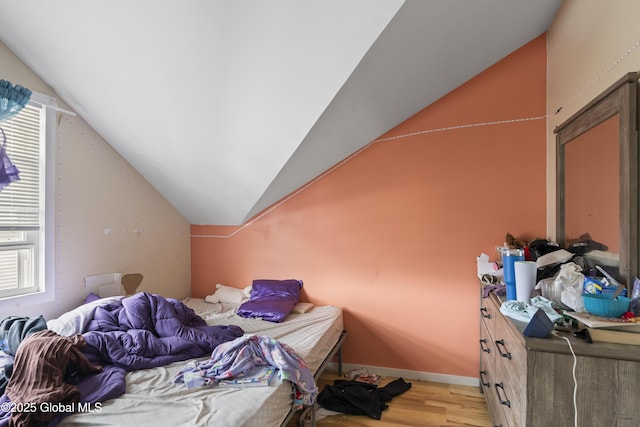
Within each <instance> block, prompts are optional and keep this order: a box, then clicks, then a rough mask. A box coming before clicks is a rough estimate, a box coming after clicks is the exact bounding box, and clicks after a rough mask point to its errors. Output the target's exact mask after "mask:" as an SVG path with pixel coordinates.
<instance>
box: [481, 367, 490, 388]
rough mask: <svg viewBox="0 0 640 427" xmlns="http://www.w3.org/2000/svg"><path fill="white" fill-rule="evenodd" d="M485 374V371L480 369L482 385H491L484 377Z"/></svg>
mask: <svg viewBox="0 0 640 427" xmlns="http://www.w3.org/2000/svg"><path fill="white" fill-rule="evenodd" d="M485 375H487V371H484V370H483V371H480V382H481V383H482V385H483V386H484V387H491V383H489V382H488V381H487V380H485V379H484V376H485Z"/></svg>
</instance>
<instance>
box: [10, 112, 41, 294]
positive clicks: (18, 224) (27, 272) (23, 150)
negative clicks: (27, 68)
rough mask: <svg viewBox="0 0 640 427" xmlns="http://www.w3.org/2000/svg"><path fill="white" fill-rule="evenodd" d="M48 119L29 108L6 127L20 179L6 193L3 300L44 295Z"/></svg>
mask: <svg viewBox="0 0 640 427" xmlns="http://www.w3.org/2000/svg"><path fill="white" fill-rule="evenodd" d="M45 116H46V114H45V111H44V110H43V108H42V107H41V106H37V105H33V104H29V105H27V106H26V107H25V108H24V109H23V110H22V111H20V113H18V114H16V115H15V116H13V117H11V118H10V119H7V120H4V121H2V122H0V127H1V128H2V130H3V131H4V134H5V136H6V138H7V141H6V143H4V146H5V149H6V151H7V156H8V157H9V159H11V162H12V163H13V164H14V165H15V166H16V167H17V168H18V170H19V177H20V179H19V180H17V181H14V182H11V183H10V184H9V185H8V186H6V187H5V188H3V189H2V191H0V298H3V297H11V296H18V295H25V294H30V293H35V292H39V291H40V290H41V281H40V278H41V277H42V276H41V271H40V267H41V262H40V261H41V260H42V259H44V258H43V257H44V252H43V248H44V246H43V242H44V240H43V238H44V222H43V221H44V215H43V213H44V209H43V207H44V204H43V200H44V171H45V169H44V161H45V158H44V157H45V156H44V152H45V150H44V148H45V147H44V145H45V142H44V141H45V140H46V138H45V135H46V132H45V126H44V125H45ZM1 138H2V132H0V139H1Z"/></svg>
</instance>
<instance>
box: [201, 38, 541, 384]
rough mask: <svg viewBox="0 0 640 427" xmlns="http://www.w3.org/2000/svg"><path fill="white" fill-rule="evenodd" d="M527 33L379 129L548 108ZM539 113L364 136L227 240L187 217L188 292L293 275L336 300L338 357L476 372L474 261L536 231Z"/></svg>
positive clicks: (311, 293) (317, 295) (316, 297)
mask: <svg viewBox="0 0 640 427" xmlns="http://www.w3.org/2000/svg"><path fill="white" fill-rule="evenodd" d="M545 93H546V38H545V36H544V35H542V36H540V37H538V38H536V39H535V40H533V41H531V42H530V43H528V44H527V45H525V46H523V47H522V48H521V49H519V50H518V51H516V52H514V53H513V54H511V55H510V56H508V57H507V58H505V59H503V60H502V61H500V62H499V63H497V64H495V65H494V66H493V67H491V68H490V69H488V70H486V71H485V72H483V73H481V74H479V75H478V76H476V77H475V78H473V79H472V80H470V81H469V82H467V83H466V84H464V85H463V86H461V87H460V88H458V89H456V90H455V91H453V92H451V93H450V94H448V95H447V96H445V97H443V98H442V99H440V100H439V101H437V102H436V103H434V104H432V105H430V106H428V107H427V108H425V109H424V110H422V111H420V112H419V113H417V114H416V115H415V116H413V117H411V118H409V119H408V120H406V121H405V122H404V123H402V124H400V125H398V126H397V127H396V128H394V129H392V130H391V131H389V132H388V133H387V134H386V135H383V137H389V136H394V135H404V134H409V133H412V132H420V131H423V130H428V129H439V128H444V127H449V126H457V125H468V124H476V123H486V122H494V121H502V120H510V119H522V118H529V117H539V116H543V115H544V114H545ZM545 144H546V121H545V120H544V119H541V120H531V121H523V122H516V123H507V124H500V125H486V126H474V127H467V128H461V129H456V130H447V131H441V132H433V133H424V134H421V135H417V136H413V137H407V138H400V139H396V140H390V141H385V142H378V143H374V144H372V145H370V146H369V148H367V149H366V150H363V151H362V152H361V153H360V154H358V155H357V156H355V157H353V158H352V159H351V160H350V161H348V162H346V163H345V164H344V165H342V166H341V167H339V168H337V169H336V170H334V171H333V172H332V173H330V174H328V175H326V176H325V177H323V178H322V179H321V180H319V181H318V182H316V183H314V184H313V185H311V186H310V187H308V188H307V189H306V190H304V191H302V192H301V193H299V194H298V195H296V196H295V197H293V198H291V199H290V200H288V201H287V202H286V203H284V204H282V205H281V206H278V207H277V208H276V209H273V210H272V211H271V212H269V213H268V214H266V215H264V216H263V217H261V218H260V219H259V220H257V221H255V222H254V223H252V224H251V225H250V226H249V227H247V228H245V229H243V230H241V231H240V232H239V233H237V234H235V235H234V236H233V237H231V238H207V237H196V236H201V235H209V236H210V235H219V234H228V233H230V232H231V231H233V230H234V228H233V227H218V226H196V225H192V226H191V231H192V234H193V236H194V237H192V241H191V262H192V272H191V277H192V295H193V296H194V297H204V296H205V295H207V294H211V293H212V292H213V291H214V286H215V284H216V283H222V284H226V285H231V286H237V287H244V286H246V285H248V284H250V283H251V281H252V280H253V279H258V278H273V279H286V278H298V279H302V280H303V281H304V288H303V295H302V299H303V300H308V301H311V302H313V303H315V304H333V305H337V306H340V307H342V308H343V309H344V314H345V317H344V319H345V327H346V328H347V329H348V331H349V336H348V338H347V341H346V343H345V346H344V361H345V362H347V363H353V364H363V365H371V366H380V367H389V368H397V369H405V370H414V371H422V372H429V373H440V374H449V375H459V376H466V377H478V369H479V345H478V340H479V329H480V325H479V295H480V291H479V285H478V281H477V277H476V263H475V259H476V257H477V256H478V255H479V254H480V253H482V252H485V253H488V254H490V255H491V256H492V257H494V256H495V246H496V245H500V244H502V242H503V240H504V236H505V233H506V232H507V231H508V232H511V233H512V234H514V235H516V236H517V237H523V238H533V237H539V236H544V232H545V227H546V224H545V209H546V206H545V197H546V196H545V185H546V184H545V153H546V152H545V150H546V148H545Z"/></svg>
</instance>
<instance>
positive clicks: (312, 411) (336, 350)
mask: <svg viewBox="0 0 640 427" xmlns="http://www.w3.org/2000/svg"><path fill="white" fill-rule="evenodd" d="M346 338H347V331H346V330H344V329H343V330H342V332H341V333H340V337H339V338H338V341H337V342H336V344H335V345H334V346H333V348H332V349H331V351H329V354H328V355H327V357H326V358H325V359H324V360H323V361H322V364H321V365H320V367H319V368H318V370H317V371H316V373H315V374H314V375H313V379H314V380H315V381H316V383H317V382H318V379H319V378H320V375H322V373H323V372H324V370H325V369H326V368H327V366H328V365H329V363H330V362H331V360H332V359H333V358H334V357H337V358H338V375H340V376H342V344H343V343H344V340H345V339H346ZM296 412H298V411H294V410H291V411H289V413H288V414H287V417H286V418H285V419H284V421H283V422H282V424H280V427H286V425H287V424H288V423H289V421H291V418H293V415H294V414H295V413H296ZM299 412H300V420H304V421H302V422H304V423H305V424H304V426H305V427H307V426H311V427H315V425H316V405H315V403H314V404H313V405H309V406H306V407H305V408H304V409H302V410H301V411H299ZM302 422H301V424H300V425H303V424H302Z"/></svg>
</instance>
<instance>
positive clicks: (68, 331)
mask: <svg viewBox="0 0 640 427" xmlns="http://www.w3.org/2000/svg"><path fill="white" fill-rule="evenodd" d="M122 298H124V297H123V296H113V297H107V298H101V299H98V300H95V301H91V302H89V303H86V304H83V305H81V306H80V307H77V308H74V309H73V310H71V311H67V312H66V313H63V314H62V315H60V317H58V318H57V319H51V320H49V321H47V328H49V329H51V330H52V331H53V332H56V333H57V334H58V335H62V336H64V337H72V336H75V335H77V334H81V333H83V332H84V331H85V328H86V327H87V325H88V324H89V322H90V321H91V320H93V313H94V312H95V311H96V308H97V307H100V306H102V305H107V304H109V303H112V302H116V301H120V300H121V299H122Z"/></svg>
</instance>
